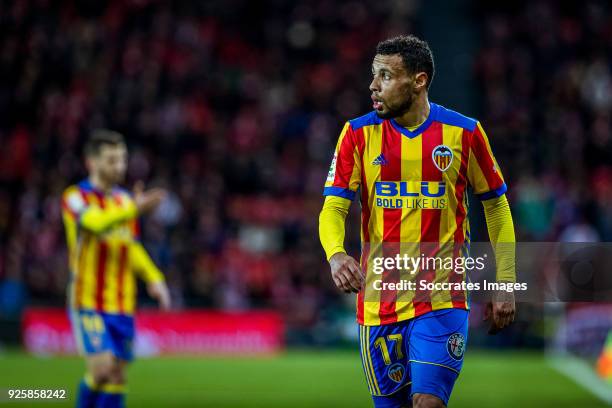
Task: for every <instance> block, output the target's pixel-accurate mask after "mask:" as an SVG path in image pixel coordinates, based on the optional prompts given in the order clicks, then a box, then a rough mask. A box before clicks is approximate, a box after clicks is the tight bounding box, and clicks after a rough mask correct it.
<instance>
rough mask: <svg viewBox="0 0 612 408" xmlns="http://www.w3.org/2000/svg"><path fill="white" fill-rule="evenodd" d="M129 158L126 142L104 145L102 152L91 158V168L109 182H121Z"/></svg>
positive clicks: (101, 148)
mask: <svg viewBox="0 0 612 408" xmlns="http://www.w3.org/2000/svg"><path fill="white" fill-rule="evenodd" d="M127 158H128V155H127V148H126V147H125V145H124V144H118V145H103V146H101V147H100V152H99V153H98V154H97V155H96V156H94V157H92V158H90V166H91V167H90V169H91V171H92V172H95V173H96V174H97V175H98V176H99V177H100V178H101V179H103V180H105V181H106V182H107V183H108V184H117V183H121V182H122V181H123V179H124V177H125V172H126V170H127Z"/></svg>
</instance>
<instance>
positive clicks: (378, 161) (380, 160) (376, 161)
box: [372, 153, 388, 166]
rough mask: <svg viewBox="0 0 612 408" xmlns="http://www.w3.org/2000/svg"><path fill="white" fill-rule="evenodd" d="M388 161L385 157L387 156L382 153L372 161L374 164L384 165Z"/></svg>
mask: <svg viewBox="0 0 612 408" xmlns="http://www.w3.org/2000/svg"><path fill="white" fill-rule="evenodd" d="M387 163H388V162H387V159H385V156H384V155H383V154H382V153H381V154H379V155H378V157H376V158H375V159H374V160H373V161H372V165H374V166H384V165H386V164H387Z"/></svg>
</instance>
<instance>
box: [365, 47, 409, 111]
mask: <svg viewBox="0 0 612 408" xmlns="http://www.w3.org/2000/svg"><path fill="white" fill-rule="evenodd" d="M372 76H373V78H372V82H371V83H370V91H372V103H373V105H372V106H373V108H374V110H375V111H376V114H377V115H378V116H379V117H380V118H383V119H390V118H395V117H398V116H401V115H403V114H404V113H405V112H407V111H408V110H410V107H411V106H412V101H413V100H414V97H415V86H414V85H415V78H414V77H415V76H414V75H409V74H408V72H407V71H406V68H405V67H404V62H403V61H402V57H401V56H400V55H399V54H393V55H379V54H377V55H376V56H375V57H374V62H373V63H372Z"/></svg>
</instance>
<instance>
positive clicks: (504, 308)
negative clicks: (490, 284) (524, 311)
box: [483, 290, 516, 334]
mask: <svg viewBox="0 0 612 408" xmlns="http://www.w3.org/2000/svg"><path fill="white" fill-rule="evenodd" d="M515 313H516V305H515V303H514V293H513V292H507V291H505V290H498V291H496V292H495V293H494V294H493V299H492V301H491V302H489V303H487V307H486V309H485V316H484V319H483V320H484V321H489V322H490V325H489V334H497V333H499V331H500V330H501V329H503V328H504V327H507V326H510V323H512V322H513V321H514V315H515Z"/></svg>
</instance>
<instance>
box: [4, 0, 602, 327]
mask: <svg viewBox="0 0 612 408" xmlns="http://www.w3.org/2000/svg"><path fill="white" fill-rule="evenodd" d="M103 3H104V2H94V1H84V2H76V3H70V4H68V3H66V4H64V5H60V4H56V3H54V2H47V1H16V2H12V3H10V4H8V5H7V4H3V6H2V7H0V32H1V34H0V110H1V111H2V112H3V115H2V117H0V314H3V315H5V316H6V315H10V314H12V313H17V312H18V311H19V310H20V308H21V306H22V305H23V304H24V303H25V302H26V301H27V302H28V303H37V302H38V303H43V304H56V305H61V304H63V299H64V292H65V287H66V283H67V279H68V277H69V274H68V271H67V262H66V251H65V243H64V235H63V228H62V222H61V217H60V202H59V196H60V194H61V192H62V190H63V189H64V188H65V187H66V186H67V185H69V184H70V183H72V182H75V181H78V180H79V179H81V178H83V177H84V175H85V172H84V167H83V164H82V160H81V150H80V149H81V147H82V143H83V141H84V138H85V137H86V135H87V133H88V131H89V130H90V129H92V128H94V127H109V128H112V129H116V130H118V131H121V132H122V133H124V134H125V135H126V137H127V139H128V140H129V147H130V153H131V161H130V166H129V175H128V185H131V184H132V183H133V182H134V181H136V180H140V179H142V180H146V181H147V183H148V185H150V186H154V185H156V186H162V187H165V188H167V189H168V190H169V191H170V192H171V194H170V196H169V198H168V199H167V200H166V201H165V202H164V203H163V205H162V206H161V207H160V208H159V209H158V211H156V212H155V213H154V214H153V215H152V216H149V217H148V218H147V219H146V220H145V222H144V223H143V227H144V228H143V230H144V233H143V236H144V240H145V245H146V247H147V248H148V249H149V250H150V251H151V253H152V255H153V257H154V259H155V260H156V261H157V263H158V264H159V265H160V266H161V267H162V269H163V270H164V272H165V273H166V275H167V277H168V281H169V284H170V287H171V290H172V294H173V299H174V301H175V303H178V306H179V307H180V306H212V307H218V308H223V309H240V308H251V307H259V306H267V307H274V308H277V309H278V310H279V311H281V312H282V313H283V314H284V315H285V316H286V319H287V322H288V323H289V324H290V325H294V326H296V327H300V326H304V327H305V326H308V325H311V324H314V323H316V322H317V321H319V320H320V319H321V317H322V316H321V314H322V313H330V312H332V311H334V310H335V309H336V308H334V307H329V306H331V305H334V304H338V303H342V302H344V300H342V298H341V297H340V296H339V295H337V294H336V291H335V290H334V288H333V287H332V284H331V280H330V279H328V273H327V271H328V267H327V264H326V262H325V259H324V254H323V251H322V250H321V249H320V246H319V242H318V238H317V219H318V217H317V215H318V211H319V210H320V206H321V204H322V197H321V191H322V185H323V182H324V179H325V175H326V172H327V169H328V166H329V162H330V158H331V152H332V149H333V147H334V145H335V142H336V138H337V135H338V133H339V131H340V129H341V126H342V123H343V122H344V121H345V120H347V119H349V118H352V117H356V116H359V115H361V114H363V113H365V112H367V111H368V110H369V109H370V108H369V91H368V89H367V86H368V84H369V78H370V63H371V58H372V56H373V50H374V47H375V45H376V43H377V42H378V41H379V40H380V39H383V38H385V37H387V36H390V35H395V34H398V33H412V32H414V33H416V34H418V33H419V27H418V25H417V23H416V21H417V20H416V18H415V16H416V12H417V10H418V8H417V7H413V6H411V5H410V4H411V3H409V2H401V1H379V2H365V1H350V2H344V3H342V4H337V3H336V2H332V1H327V0H318V1H314V2H310V1H309V2H306V1H297V2H283V1H268V2H263V3H261V2H249V1H246V0H245V1H241V0H230V1H219V0H214V1H207V2H203V3H202V4H199V5H198V4H195V2H181V3H180V4H175V5H174V6H169V5H167V4H166V3H165V2H157V1H147V0H141V1H128V2H123V1H112V2H110V3H109V4H108V5H106V6H105V5H103ZM256 3H257V4H256ZM513 4H514V3H513ZM563 7H564V6H563ZM605 7H607V6H605V5H604V3H596V2H587V3H584V4H581V5H580V8H579V9H571V10H567V9H564V8H562V6H559V5H556V4H555V2H527V3H525V4H524V7H518V6H516V5H515V6H514V9H510V10H508V9H504V10H503V12H501V11H500V9H499V8H496V6H492V5H489V4H487V3H486V2H482V4H481V5H480V7H476V5H475V6H474V9H475V10H476V9H478V10H479V12H478V13H475V15H474V20H475V21H476V22H478V24H480V25H479V30H480V31H479V34H480V37H481V38H482V44H481V46H480V48H479V51H478V54H477V55H476V56H475V59H474V64H473V75H474V78H475V83H476V84H478V87H477V88H476V89H474V92H475V93H476V94H477V95H478V97H477V98H476V100H478V101H479V103H480V106H476V107H475V112H473V114H474V115H476V116H477V117H478V118H479V119H480V120H481V121H482V122H483V124H484V127H485V129H486V131H487V133H488V134H489V136H490V138H491V139H492V143H493V149H494V151H495V152H496V155H497V158H498V161H499V162H500V163H501V167H502V170H503V171H504V174H505V176H506V179H507V183H508V186H509V193H508V194H509V199H510V202H511V206H512V209H513V212H514V215H515V222H516V227H517V231H518V237H519V239H520V240H523V241H529V240H537V241H554V240H559V239H562V240H570V241H572V240H577V241H589V240H607V241H609V240H611V239H612V168H611V167H610V163H611V160H610V157H612V139H611V137H610V126H611V122H610V110H611V108H612V78H611V74H610V71H611V66H612V65H611V64H612V60H611V58H610V56H611V55H612V52H611V51H612V50H611V49H610V47H611V44H612V19H611V18H610V14H609V13H607V12H606V9H605ZM514 10H516V11H514ZM374 20H375V21H376V24H371V21H374ZM434 54H435V48H434ZM437 63H438V64H444V61H443V60H438V61H437ZM434 89H435V81H434ZM449 107H450V108H457V107H453V106H449ZM466 113H469V112H466ZM353 210H354V211H353V213H352V214H351V216H352V217H354V218H353V219H354V222H352V223H351V224H352V227H351V229H350V232H349V236H351V237H352V238H353V242H352V244H351V247H352V248H353V253H355V251H356V250H357V248H358V243H357V242H356V240H357V239H358V230H357V222H358V219H357V217H356V213H357V212H358V205H354V206H353Z"/></svg>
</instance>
